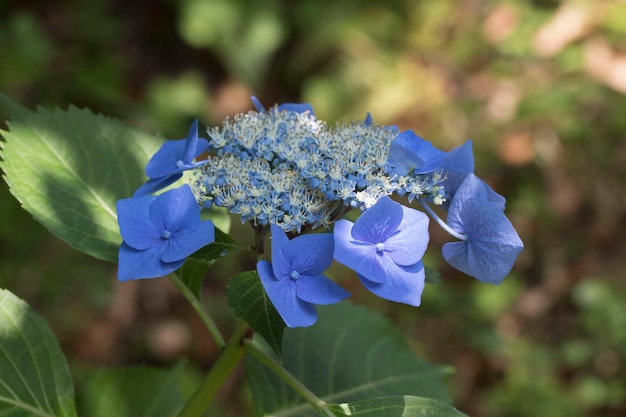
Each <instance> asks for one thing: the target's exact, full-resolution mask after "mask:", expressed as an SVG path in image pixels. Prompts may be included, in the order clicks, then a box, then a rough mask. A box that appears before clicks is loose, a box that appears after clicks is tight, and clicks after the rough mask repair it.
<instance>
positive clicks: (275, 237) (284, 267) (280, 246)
mask: <svg viewBox="0 0 626 417" xmlns="http://www.w3.org/2000/svg"><path fill="white" fill-rule="evenodd" d="M270 232H271V234H272V268H273V271H274V275H275V276H276V277H277V279H282V278H285V277H288V276H289V274H290V273H291V264H290V263H289V260H288V259H287V258H286V257H285V248H286V247H287V245H289V238H288V237H287V234H286V233H285V231H284V230H283V229H282V228H281V227H280V226H276V225H274V224H273V225H271V226H270Z"/></svg>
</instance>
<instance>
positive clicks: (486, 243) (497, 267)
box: [442, 174, 524, 284]
mask: <svg viewBox="0 0 626 417" xmlns="http://www.w3.org/2000/svg"><path fill="white" fill-rule="evenodd" d="M489 197H490V192H489V190H488V189H487V188H486V185H485V184H484V182H482V181H481V180H480V179H478V178H477V177H476V176H475V175H474V174H469V175H468V176H467V177H466V178H465V180H463V182H462V183H461V185H460V186H459V188H458V189H457V191H456V193H455V195H454V198H453V199H452V202H451V203H450V207H449V210H448V217H447V224H448V226H449V227H450V228H451V229H452V230H453V231H455V232H456V233H457V234H458V235H459V236H460V237H461V238H462V240H461V241H459V242H449V243H446V244H444V245H443V247H442V253H443V257H444V258H445V260H446V261H447V262H448V263H449V264H450V265H452V266H453V267H455V268H456V269H458V270H460V271H462V272H464V273H466V274H468V275H470V276H472V277H474V278H476V279H478V280H479V281H482V282H488V283H491V284H499V283H500V282H502V280H503V279H504V278H505V277H506V276H507V275H508V274H509V272H510V271H511V268H512V267H513V263H514V262H515V259H516V258H517V255H519V253H520V252H521V251H522V249H523V247H524V244H523V243H522V241H521V239H520V238H519V236H518V234H517V232H516V231H515V228H514V227H513V225H512V224H511V222H510V221H509V220H508V219H507V217H506V216H505V215H504V213H503V212H502V208H501V206H500V204H499V203H498V202H495V203H494V202H492V201H491V200H490V199H489Z"/></svg>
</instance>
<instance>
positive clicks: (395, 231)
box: [333, 197, 429, 306]
mask: <svg viewBox="0 0 626 417" xmlns="http://www.w3.org/2000/svg"><path fill="white" fill-rule="evenodd" d="M333 235H334V237H335V251H334V254H333V256H334V258H335V260H337V262H340V263H342V264H344V265H346V266H347V267H349V268H351V269H352V270H354V271H355V272H356V273H357V274H358V276H359V278H360V279H361V282H362V283H363V285H364V286H365V288H367V289H368V290H370V291H371V292H373V293H374V294H376V295H378V296H379V297H382V298H385V299H388V300H391V301H396V302H399V303H405V304H410V305H413V306H419V305H420V302H421V295H422V291H423V289H424V280H425V275H424V265H423V264H422V256H423V255H424V252H425V251H426V247H427V245H428V240H429V238H428V217H427V216H426V215H425V214H424V213H422V212H420V211H417V210H414V209H410V208H407V207H404V206H402V205H400V204H399V203H396V202H395V201H393V200H391V199H390V198H389V197H382V198H381V199H379V200H378V202H377V203H376V204H374V205H373V206H372V207H371V208H369V209H368V210H366V211H365V212H364V213H363V214H362V215H361V216H360V217H359V218H358V219H357V221H356V222H355V223H352V222H350V221H348V220H340V221H338V222H337V223H336V224H335V230H334V233H333Z"/></svg>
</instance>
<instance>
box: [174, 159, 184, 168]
mask: <svg viewBox="0 0 626 417" xmlns="http://www.w3.org/2000/svg"><path fill="white" fill-rule="evenodd" d="M183 165H185V163H184V162H183V161H182V160H180V159H179V160H178V161H176V167H177V168H180V167H182V166H183Z"/></svg>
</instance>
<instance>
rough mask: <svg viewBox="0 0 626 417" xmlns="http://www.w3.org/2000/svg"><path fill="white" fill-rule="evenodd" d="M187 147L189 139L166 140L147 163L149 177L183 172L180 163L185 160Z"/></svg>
mask: <svg viewBox="0 0 626 417" xmlns="http://www.w3.org/2000/svg"><path fill="white" fill-rule="evenodd" d="M186 147H187V139H179V140H168V141H166V142H164V143H163V145H161V147H160V148H159V150H158V151H157V152H156V153H155V154H154V155H153V156H152V158H150V161H148V164H147V165H146V174H147V175H148V177H150V178H160V177H166V176H169V175H172V174H176V173H179V172H182V169H181V166H179V164H178V163H179V161H181V162H182V161H183V158H184V156H185V148H186Z"/></svg>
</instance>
